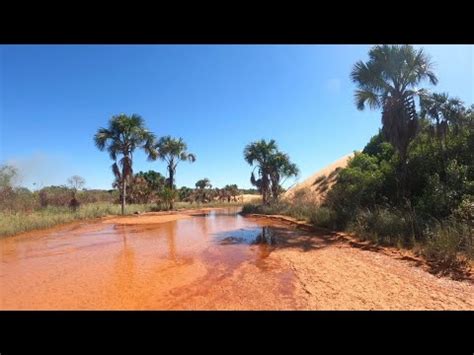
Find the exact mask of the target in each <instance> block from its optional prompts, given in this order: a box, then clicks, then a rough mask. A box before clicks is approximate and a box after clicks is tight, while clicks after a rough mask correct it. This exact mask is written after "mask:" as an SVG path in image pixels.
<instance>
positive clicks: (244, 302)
mask: <svg viewBox="0 0 474 355" xmlns="http://www.w3.org/2000/svg"><path fill="white" fill-rule="evenodd" d="M237 212H238V209H235V208H233V209H225V210H212V211H208V212H204V213H202V214H198V215H193V216H191V218H185V219H178V220H175V221H170V222H165V223H159V224H140V225H119V224H107V223H78V224H76V225H74V226H68V227H61V228H59V229H57V230H55V231H54V232H51V231H50V232H44V231H42V232H41V231H38V232H35V233H33V234H28V235H19V236H15V237H9V238H3V239H2V240H0V252H1V254H0V257H1V268H0V285H1V294H0V308H1V309H189V308H190V309H216V308H219V309H237V308H238V309H242V308H255V307H258V306H259V305H260V306H262V305H265V304H266V303H265V302H267V304H268V305H272V304H274V302H275V300H277V299H278V302H279V304H282V305H283V307H288V308H291V307H292V306H294V304H295V300H294V297H293V295H292V293H293V292H292V285H293V279H294V275H293V272H292V271H291V270H288V268H286V267H285V266H283V265H279V264H278V262H277V261H276V260H271V258H269V256H270V255H271V253H272V250H273V245H274V244H275V243H276V236H277V235H278V233H280V232H279V229H278V228H274V227H272V226H269V225H267V224H266V223H267V222H263V221H258V220H256V219H249V218H245V217H242V216H240V215H238V214H237ZM272 302H273V303H272Z"/></svg>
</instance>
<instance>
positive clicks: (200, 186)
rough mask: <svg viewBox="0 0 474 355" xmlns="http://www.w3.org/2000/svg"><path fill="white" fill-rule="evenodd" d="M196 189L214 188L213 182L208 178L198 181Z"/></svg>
mask: <svg viewBox="0 0 474 355" xmlns="http://www.w3.org/2000/svg"><path fill="white" fill-rule="evenodd" d="M196 188H198V189H201V190H204V189H206V188H209V189H210V188H212V185H211V181H210V180H209V179H208V178H204V179H201V180H198V181H197V182H196Z"/></svg>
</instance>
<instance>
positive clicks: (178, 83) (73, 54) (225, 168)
mask: <svg viewBox="0 0 474 355" xmlns="http://www.w3.org/2000/svg"><path fill="white" fill-rule="evenodd" d="M417 47H418V46H417ZM423 47H424V48H425V50H426V52H427V53H429V54H430V55H431V56H432V59H433V61H434V62H435V64H436V72H437V74H438V78H439V84H438V85H437V87H435V88H432V89H434V90H436V91H447V92H449V93H450V95H452V96H457V97H459V98H460V99H462V100H463V101H465V102H466V103H468V104H471V103H474V46H453V45H451V46H423ZM369 48H370V46H369V45H350V46H347V45H334V46H331V45H324V46H322V45H308V46H299V45H291V46H283V45H281V46H275V45H268V46H261V45H247V46H236V45H228V46H220V45H219V46H217V45H214V46H212V45H211V46H201V45H192V46H190V45H188V46H172V45H171V46H168V45H167V46H161V45H160V46H158V45H156V46H138V45H137V46H134V45H132V46H111V45H107V46H103V45H92V46H64V45H60V46H59V45H58V46H42V45H34V46H0V67H1V70H0V98H1V102H0V163H10V164H13V165H16V166H17V167H18V168H19V170H20V173H21V183H22V185H24V186H28V187H32V186H33V183H36V186H46V185H50V184H64V183H65V182H66V180H67V178H68V177H69V176H71V175H74V174H78V175H81V176H83V177H84V178H85V179H86V181H87V184H86V186H87V187H88V188H106V189H109V188H110V186H111V183H112V180H113V176H112V173H111V170H110V165H111V164H112V162H111V161H110V159H109V157H108V155H107V154H106V153H104V152H100V151H98V150H97V149H96V148H95V146H94V144H93V141H92V137H93V135H94V133H95V132H96V130H97V129H98V128H99V127H101V126H106V125H107V121H108V119H109V118H110V117H111V116H112V115H114V114H118V113H127V114H132V113H138V114H140V115H141V116H142V117H143V118H144V119H145V120H146V123H147V125H148V127H149V128H150V129H151V130H152V131H154V132H155V133H156V134H157V135H158V136H162V135H168V134H169V135H172V136H180V137H183V138H184V140H185V141H186V142H187V143H188V146H189V151H190V152H193V153H195V154H196V155H197V161H196V162H195V163H194V164H189V163H181V165H180V166H178V171H177V176H176V178H177V181H176V182H177V185H178V186H182V185H186V186H194V183H195V182H196V181H197V180H198V179H201V178H204V177H207V178H209V179H210V180H211V182H212V184H213V185H214V186H219V187H221V186H223V185H225V184H227V183H236V184H238V185H239V186H240V187H251V185H250V182H249V176H250V171H251V168H250V166H248V165H247V163H245V161H244V160H243V155H242V151H243V149H244V146H245V145H246V144H247V143H249V142H251V141H254V140H257V139H260V138H266V139H269V138H274V139H276V141H277V142H278V144H279V147H280V149H281V150H283V151H285V152H287V153H288V154H289V155H290V157H291V158H292V160H293V161H294V162H295V163H296V164H297V165H298V166H299V167H300V170H301V174H300V178H299V179H300V180H302V179H304V178H306V177H307V176H309V175H310V174H312V173H314V172H315V171H317V170H318V169H320V168H322V167H324V166H325V165H327V164H329V163H331V162H332V161H334V160H336V159H337V158H339V157H341V156H343V155H346V154H348V153H350V152H352V151H353V150H359V149H362V148H363V147H364V145H365V144H366V142H367V141H368V140H369V139H370V137H371V136H372V135H374V134H375V133H377V130H378V128H379V127H380V113H379V112H377V111H368V110H367V111H363V112H361V111H358V110H357V109H356V108H355V106H354V100H353V91H354V89H355V86H354V84H352V83H351V81H350V79H349V73H350V71H351V68H352V65H353V64H354V63H355V62H356V61H357V60H360V59H363V60H365V59H367V52H368V50H369ZM428 87H429V86H428ZM429 88H430V87H429ZM148 169H154V170H157V171H160V172H162V173H165V171H166V170H165V165H164V163H162V162H153V163H150V162H147V161H146V159H145V156H144V155H143V154H142V153H138V154H136V155H135V161H134V170H135V171H136V172H137V171H139V170H148ZM294 182H295V180H291V181H288V182H287V184H286V185H287V186H288V185H289V184H292V183H294Z"/></svg>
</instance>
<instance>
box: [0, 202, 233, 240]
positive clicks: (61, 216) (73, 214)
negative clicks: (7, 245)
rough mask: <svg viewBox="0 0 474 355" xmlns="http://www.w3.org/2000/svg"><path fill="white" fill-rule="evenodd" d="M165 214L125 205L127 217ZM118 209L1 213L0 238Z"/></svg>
mask: <svg viewBox="0 0 474 355" xmlns="http://www.w3.org/2000/svg"><path fill="white" fill-rule="evenodd" d="M241 205H242V203H238V202H230V203H228V202H218V201H216V202H209V203H189V202H177V203H176V204H175V206H174V207H175V210H181V209H194V208H205V207H233V206H241ZM151 211H155V212H156V211H164V209H161V208H160V207H159V206H158V205H157V204H129V205H127V206H126V209H125V213H126V214H127V215H130V214H134V213H136V212H151ZM120 214H121V206H120V205H119V204H113V203H108V202H97V203H90V204H84V205H81V206H80V207H79V208H78V209H77V210H76V211H73V210H71V209H70V208H68V207H56V206H48V207H45V208H42V209H37V210H34V211H29V212H25V211H21V212H19V211H16V212H11V211H3V212H2V211H0V237H4V236H10V235H15V234H18V233H22V232H27V231H31V230H35V229H44V228H50V227H54V226H57V225H60V224H64V223H69V222H73V221H76V220H87V219H93V218H98V217H104V216H109V215H120Z"/></svg>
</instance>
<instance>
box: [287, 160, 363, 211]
mask: <svg viewBox="0 0 474 355" xmlns="http://www.w3.org/2000/svg"><path fill="white" fill-rule="evenodd" d="M353 156H354V153H351V154H348V155H345V156H343V157H342V158H340V159H338V160H336V161H335V162H334V163H332V164H330V165H328V166H326V167H325V168H323V169H321V170H319V171H318V172H316V173H314V174H313V175H311V176H310V177H309V178H307V179H306V180H304V181H303V182H301V183H299V184H297V185H295V186H294V187H292V188H290V189H289V190H288V191H286V192H285V194H284V195H283V198H285V199H289V200H292V199H294V198H295V197H297V196H299V195H300V196H301V195H304V196H305V198H306V199H309V200H311V201H312V202H316V203H321V202H322V201H323V200H324V198H325V197H326V194H327V192H328V191H329V190H330V189H331V187H332V185H333V184H334V182H335V181H336V177H337V174H338V171H339V170H340V169H342V168H345V167H346V165H347V162H348V161H349V159H350V158H352V157H353Z"/></svg>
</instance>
